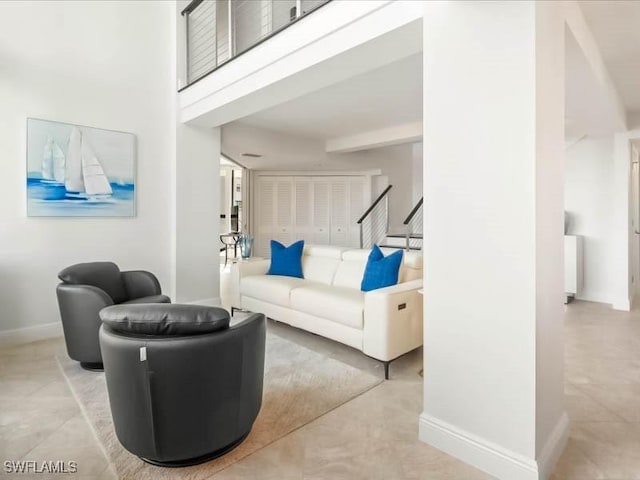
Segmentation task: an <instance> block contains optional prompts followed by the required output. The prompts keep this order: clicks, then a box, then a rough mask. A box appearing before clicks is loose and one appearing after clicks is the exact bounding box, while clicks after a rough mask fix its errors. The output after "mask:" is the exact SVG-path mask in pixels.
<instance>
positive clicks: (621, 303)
mask: <svg viewBox="0 0 640 480" xmlns="http://www.w3.org/2000/svg"><path fill="white" fill-rule="evenodd" d="M611 306H612V307H613V309H614V310H620V311H623V312H630V311H631V300H629V298H623V299H620V300H616V301H615V302H613V304H612V305H611Z"/></svg>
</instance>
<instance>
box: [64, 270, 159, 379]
mask: <svg viewBox="0 0 640 480" xmlns="http://www.w3.org/2000/svg"><path fill="white" fill-rule="evenodd" d="M58 278H59V279H60V280H62V283H60V284H59V285H58V287H57V288H56V294H57V296H58V307H59V308H60V317H61V319H62V328H63V330H64V339H65V343H66V345H67V353H68V354H69V356H70V357H71V358H72V359H73V360H77V361H78V362H80V365H81V366H82V367H83V368H85V369H87V370H102V355H101V354H100V344H99V342H98V329H99V328H100V325H101V322H100V317H99V315H98V312H99V311H100V310H101V309H102V308H104V307H107V306H109V305H114V304H131V303H170V302H171V300H170V299H169V297H167V296H166V295H162V291H161V289H160V283H159V282H158V279H157V278H156V277H155V275H153V274H152V273H150V272H145V271H141V270H140V271H128V272H121V271H120V269H119V268H118V266H117V265H116V264H115V263H111V262H92V263H78V264H76V265H72V266H70V267H67V268H65V269H64V270H62V271H61V272H60V273H59V274H58Z"/></svg>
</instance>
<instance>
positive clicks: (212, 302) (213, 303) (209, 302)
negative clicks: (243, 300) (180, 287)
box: [184, 297, 222, 307]
mask: <svg viewBox="0 0 640 480" xmlns="http://www.w3.org/2000/svg"><path fill="white" fill-rule="evenodd" d="M184 303H188V304H190V305H205V306H209V307H221V306H222V301H221V300H220V297H212V298H203V299H202V300H192V301H190V302H184Z"/></svg>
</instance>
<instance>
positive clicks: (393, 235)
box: [386, 233, 422, 239]
mask: <svg viewBox="0 0 640 480" xmlns="http://www.w3.org/2000/svg"><path fill="white" fill-rule="evenodd" d="M386 236H387V237H389V238H407V234H406V233H387V235H386ZM409 238H419V239H422V234H421V233H410V234H409Z"/></svg>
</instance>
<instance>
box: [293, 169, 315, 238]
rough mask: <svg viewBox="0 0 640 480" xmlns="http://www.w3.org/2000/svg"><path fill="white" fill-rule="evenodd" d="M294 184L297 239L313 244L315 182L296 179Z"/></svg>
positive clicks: (301, 178) (303, 178) (308, 179)
mask: <svg viewBox="0 0 640 480" xmlns="http://www.w3.org/2000/svg"><path fill="white" fill-rule="evenodd" d="M293 184H294V190H295V202H294V204H295V205H294V210H295V219H294V225H295V227H294V232H295V239H296V240H304V241H305V242H307V243H313V182H312V180H311V178H310V177H295V178H294V180H293Z"/></svg>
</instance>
